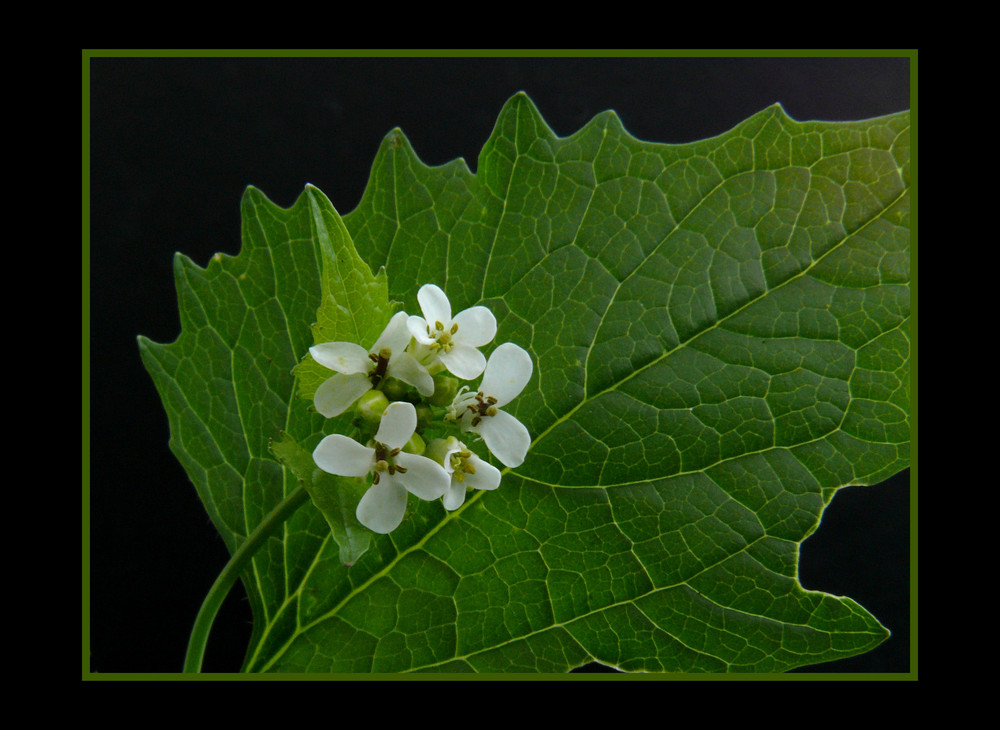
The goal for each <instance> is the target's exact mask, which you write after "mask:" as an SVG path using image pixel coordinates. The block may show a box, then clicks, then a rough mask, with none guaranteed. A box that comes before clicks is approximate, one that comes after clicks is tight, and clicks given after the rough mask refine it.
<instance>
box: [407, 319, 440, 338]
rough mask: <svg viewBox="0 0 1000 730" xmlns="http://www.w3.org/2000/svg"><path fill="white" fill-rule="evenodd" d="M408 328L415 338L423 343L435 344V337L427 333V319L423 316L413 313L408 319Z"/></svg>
mask: <svg viewBox="0 0 1000 730" xmlns="http://www.w3.org/2000/svg"><path fill="white" fill-rule="evenodd" d="M406 329H408V330H409V331H410V334H411V335H413V338H414V339H415V340H416V341H417V342H419V343H420V344H421V345H433V344H434V338H433V337H431V336H430V335H429V334H427V320H425V319H424V318H423V317H418V316H417V315H415V314H414V315H413V316H412V317H408V318H407V320H406Z"/></svg>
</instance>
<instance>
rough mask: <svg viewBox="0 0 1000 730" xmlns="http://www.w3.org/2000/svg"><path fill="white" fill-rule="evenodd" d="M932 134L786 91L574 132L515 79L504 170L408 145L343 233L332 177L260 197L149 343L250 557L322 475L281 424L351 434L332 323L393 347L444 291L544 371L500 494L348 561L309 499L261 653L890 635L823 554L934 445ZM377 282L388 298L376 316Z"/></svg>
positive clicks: (534, 652) (179, 446) (699, 651)
mask: <svg viewBox="0 0 1000 730" xmlns="http://www.w3.org/2000/svg"><path fill="white" fill-rule="evenodd" d="M908 133H909V114H908V113H901V114H895V115H891V116H887V117H882V118H878V119H872V120H867V121H862V122H852V123H817V122H806V123H801V122H797V121H794V120H792V119H790V118H788V117H787V115H785V113H784V112H783V110H782V109H781V108H780V107H779V106H774V107H771V108H768V109H765V110H764V111H762V112H760V113H759V114H756V115H754V116H753V117H751V118H750V119H748V120H747V121H746V122H744V123H742V124H740V125H739V126H738V127H736V128H735V129H733V130H731V131H730V132H727V133H726V134H723V135H721V136H719V137H715V138H712V139H708V140H704V141H701V142H696V143H693V144H684V145H663V144H653V143H648V142H642V141H639V140H636V139H634V138H633V137H631V136H630V135H628V134H627V133H626V132H625V131H624V129H623V128H622V126H621V124H620V122H619V120H618V119H617V117H616V116H615V115H614V113H612V112H606V113H604V114H601V115H599V116H598V117H596V118H595V119H594V120H592V121H591V122H590V123H589V124H587V125H586V126H585V127H584V128H583V129H581V130H580V131H579V132H577V133H575V134H573V135H572V136H570V137H566V138H558V137H556V136H555V135H554V134H553V133H552V131H551V130H550V129H549V128H548V127H547V126H546V124H545V123H544V121H543V120H542V118H541V116H540V115H539V114H538V112H537V110H536V109H535V108H534V106H533V105H532V103H531V102H530V100H529V99H528V98H527V97H526V96H524V95H523V94H519V95H517V96H515V97H513V98H512V99H511V100H510V101H509V102H508V103H507V104H506V105H505V107H504V108H503V110H502V112H501V114H500V117H499V119H498V121H497V125H496V128H495V130H494V132H493V134H492V136H491V137H490V139H489V140H488V141H487V143H486V145H485V147H484V148H483V151H482V153H481V155H480V158H479V163H478V166H477V172H476V174H473V173H472V172H470V171H469V169H468V168H467V167H466V165H465V163H464V162H463V161H461V160H457V161H454V162H452V163H449V164H446V165H443V166H440V167H433V168H432V167H427V166H425V165H424V164H423V163H421V162H420V161H419V159H418V158H417V157H416V155H415V154H414V152H413V150H412V149H411V148H410V146H409V143H408V141H407V140H406V138H405V137H404V136H403V134H402V133H401V132H400V131H399V130H394V131H392V132H390V133H389V134H388V135H387V136H386V138H385V140H384V142H383V145H382V147H381V148H380V150H379V152H378V154H377V157H376V159H375V163H374V166H373V170H372V174H371V178H370V181H369V185H368V188H367V190H366V192H365V195H364V197H363V199H362V201H361V203H360V205H359V206H358V208H357V209H356V210H355V211H353V212H351V213H350V214H349V215H347V216H345V217H344V219H343V225H344V228H343V230H341V228H340V225H339V222H338V221H339V219H338V217H337V215H336V212H335V211H334V210H333V207H332V206H330V205H329V203H328V201H326V200H325V199H324V198H323V197H322V196H321V194H320V193H319V192H318V191H316V190H315V189H314V188H309V189H307V191H306V192H305V193H304V194H303V196H302V197H301V198H300V199H299V200H298V201H297V202H296V203H295V204H294V205H293V206H292V207H291V208H289V209H287V210H285V209H280V208H277V207H275V206H273V205H272V204H271V203H269V202H268V201H267V200H266V199H264V198H263V196H262V195H260V193H258V192H257V191H255V190H252V189H251V190H248V191H247V194H246V196H245V198H244V203H243V220H244V247H243V250H242V252H241V253H240V255H239V256H237V257H235V258H229V257H224V256H217V257H215V259H213V261H212V262H210V263H209V265H208V268H207V269H204V270H202V269H200V268H198V267H196V266H194V265H193V264H191V263H190V262H189V261H187V260H186V259H184V258H183V257H178V259H177V263H176V267H175V269H176V274H177V283H178V293H179V299H180V308H181V317H182V329H183V331H182V334H181V336H180V338H179V339H178V340H177V342H175V343H173V344H169V345H159V344H155V343H151V342H149V341H147V340H145V339H141V340H140V345H141V349H142V354H143V359H144V362H145V363H146V366H147V368H148V369H149V371H150V373H151V374H152V376H153V378H154V380H155V381H156V384H157V387H158V389H159V391H160V393H161V396H162V398H163V401H164V405H165V407H166V410H167V413H168V416H169V419H170V424H171V448H172V449H173V450H174V452H175V453H176V454H177V456H178V458H179V459H180V460H181V462H182V463H183V464H184V466H185V468H186V469H187V471H188V474H189V475H190V476H191V479H192V481H193V482H194V484H195V486H196V488H197V489H198V491H199V494H200V495H201V498H202V500H203V501H204V502H205V505H206V509H207V510H208V512H209V514H210V515H211V517H212V519H213V521H214V522H215V524H216V526H217V528H218V529H219V531H220V533H221V534H222V536H223V538H224V539H225V540H226V542H227V545H228V546H229V547H230V550H233V549H234V548H235V547H236V546H238V545H239V544H240V542H241V540H242V539H245V535H246V534H248V532H249V531H250V530H252V528H253V526H254V525H256V524H257V523H258V522H259V521H260V520H261V519H262V516H263V515H264V514H266V513H267V512H268V511H269V509H271V508H273V507H274V505H275V504H277V503H278V502H279V501H280V500H281V499H282V497H283V496H285V495H287V494H288V493H289V492H290V491H291V490H292V489H293V488H294V487H295V486H296V485H297V484H298V478H299V477H297V476H296V473H295V471H296V470H295V469H293V468H292V467H290V466H286V467H283V466H282V465H281V464H280V463H279V462H278V461H277V460H276V458H275V455H274V454H273V453H271V452H270V451H269V450H268V443H269V442H270V441H271V440H272V439H278V435H279V434H281V433H286V434H288V439H291V441H293V442H294V443H295V444H297V445H300V446H298V447H297V448H299V449H301V450H303V451H304V452H306V453H308V452H309V451H310V450H311V449H312V448H314V447H315V444H316V443H317V442H318V440H319V439H320V438H321V437H322V435H324V434H326V433H332V432H337V431H339V432H346V430H347V425H346V424H345V423H343V422H339V421H336V420H334V421H324V420H323V419H322V418H321V417H319V416H318V414H316V413H315V412H313V410H312V409H311V407H310V406H309V404H308V400H306V399H301V398H298V397H294V396H293V393H294V390H295V379H294V377H293V375H292V369H293V368H294V367H295V366H296V363H298V362H299V360H300V359H301V358H302V357H303V355H304V354H305V353H306V352H307V350H308V347H309V346H310V345H311V344H312V343H313V342H314V341H319V338H320V337H322V338H325V339H352V337H351V336H350V335H351V334H352V333H353V335H354V336H356V337H358V338H359V339H360V341H361V342H363V343H364V344H365V345H368V344H370V342H371V341H372V340H373V339H374V337H373V336H371V335H372V333H373V332H374V333H375V336H377V334H378V330H379V328H380V326H381V325H382V324H384V322H385V321H386V320H387V319H388V314H389V312H390V308H387V306H388V305H387V301H388V297H391V298H392V299H394V300H398V301H400V302H402V304H403V307H404V309H405V310H406V311H411V312H417V311H419V310H418V306H417V302H416V292H417V289H418V288H419V286H420V285H422V284H424V283H427V282H432V283H435V284H438V285H439V286H441V287H442V288H444V289H445V291H446V292H447V293H448V295H449V298H450V299H451V302H452V305H453V307H454V310H455V311H459V310H461V309H463V308H465V307H468V306H472V305H475V304H483V305H486V306H488V307H490V308H491V309H492V310H493V312H494V313H495V314H496V316H497V320H498V322H499V332H498V335H497V338H496V340H495V344H499V343H502V342H506V341H511V342H515V343H517V344H519V345H521V346H523V347H525V348H526V349H527V350H528V351H529V352H530V353H531V355H532V359H533V360H534V363H535V369H534V374H533V376H532V379H531V381H530V382H529V384H528V386H527V388H526V389H525V392H524V393H522V395H521V396H520V397H519V398H518V399H516V400H515V401H514V402H513V403H511V404H510V405H509V406H507V408H506V409H505V410H508V411H510V412H512V413H513V415H515V416H516V417H517V418H518V419H519V420H521V421H522V422H523V423H524V424H525V425H526V426H527V427H528V429H529V431H530V432H531V434H532V437H533V444H532V448H531V450H530V451H529V454H528V458H527V460H526V461H525V463H524V464H523V465H522V466H520V467H518V468H517V469H515V470H506V472H505V474H504V477H503V482H502V484H501V486H500V488H499V489H498V490H496V491H493V492H477V493H475V494H473V495H470V498H469V499H467V501H466V503H465V504H464V505H463V507H462V508H461V509H459V510H457V511H455V512H451V513H446V512H445V511H444V509H443V508H442V507H441V505H440V503H437V502H434V503H429V502H421V501H419V500H416V499H413V498H411V500H410V506H409V512H408V515H407V518H406V519H405V520H404V522H403V524H402V525H401V526H400V528H398V529H397V530H396V531H394V532H393V533H391V534H390V535H387V536H372V538H371V544H370V547H369V549H368V550H367V551H366V552H364V554H363V555H361V557H360V558H359V559H358V560H357V562H355V563H354V565H353V566H352V567H350V568H347V567H345V566H344V561H343V560H342V559H341V546H340V545H339V544H338V539H335V538H334V537H333V535H332V531H331V529H330V527H329V525H328V524H327V521H326V519H325V518H324V517H323V515H322V513H321V512H320V511H319V510H318V509H317V508H316V507H315V506H314V505H312V504H307V505H306V506H304V507H303V508H301V509H300V510H299V511H298V512H297V513H296V514H295V515H294V516H293V518H292V519H291V520H290V521H289V522H288V524H287V526H286V530H285V531H284V534H283V536H282V538H281V539H272V540H271V541H269V543H268V545H267V549H265V550H262V551H261V552H260V553H258V555H257V557H256V558H255V560H254V562H253V569H252V570H248V571H247V572H246V574H245V575H244V576H243V580H244V583H245V584H246V586H247V590H248V593H249V594H250V601H251V605H252V608H253V612H254V635H253V637H252V638H251V644H250V647H249V649H248V654H247V659H246V662H245V664H244V669H245V670H247V671H282V672H286V671H297V672H372V671H375V672H409V671H437V672H460V671H479V672H508V671H527V672H564V671H567V670H569V669H571V668H573V667H576V666H579V665H581V664H584V663H586V662H589V661H594V660H596V661H600V662H603V663H605V664H608V665H612V666H616V667H619V668H621V669H623V670H626V671H665V672H680V671H688V672H727V671H728V672H737V671H743V672H745V671H756V672H773V671H785V670H787V669H790V668H793V667H796V666H801V665H805V664H814V663H818V662H825V661H830V660H833V659H838V658H842V657H846V656H852V655H855V654H859V653H862V652H865V651H867V650H869V649H871V648H872V647H874V646H876V645H877V644H878V643H880V642H881V641H883V640H884V639H885V638H886V636H887V631H886V629H885V628H884V627H882V626H881V624H880V623H879V622H878V620H877V619H876V618H875V617H873V616H871V615H870V614H869V613H868V612H867V611H866V610H865V609H864V608H862V607H861V606H859V605H858V604H857V603H856V602H854V601H853V600H851V599H850V598H846V597H835V596H830V595H826V594H823V593H819V592H815V591H807V590H804V589H803V588H802V586H801V585H800V583H799V581H798V568H797V562H798V552H799V546H800V544H801V542H802V541H803V540H804V539H805V538H806V537H807V536H808V535H809V534H810V533H811V532H812V531H814V530H815V529H816V528H817V526H818V525H819V522H820V519H821V516H822V513H823V510H824V508H825V506H826V505H827V504H828V503H829V501H830V500H831V499H832V498H833V496H834V494H835V493H836V491H837V490H838V489H840V488H841V487H843V486H845V485H851V484H855V485H856V484H861V485H866V484H874V483H877V482H879V481H881V480H883V479H885V478H887V477H889V476H891V475H892V474H894V473H896V472H898V471H900V470H901V469H904V468H905V467H907V466H908V463H909V402H908V390H909V375H908V372H909V371H908V368H909V338H908V318H909V230H908V227H909V146H908ZM352 241H353V244H354V247H356V251H357V254H358V255H360V259H361V260H362V261H363V262H364V264H365V265H366V266H367V271H364V270H362V269H361V268H360V267H359V265H358V261H357V260H356V257H355V249H354V248H353V247H352V246H351V245H350V244H351V242H352ZM331 256H332V257H333V259H335V260H336V262H337V265H336V266H333V265H331V262H330V257H331ZM383 267H384V271H385V274H383V273H382V269H383ZM373 271H374V272H379V274H378V276H376V277H372V274H371V272H373ZM336 272H339V273H336ZM338 277H339V278H338ZM355 277H357V278H355ZM336 282H361V283H362V284H357V285H355V284H346V283H345V284H344V285H338V284H337V283H336ZM385 285H387V286H388V290H387V294H385V295H383V294H382V293H381V291H380V290H379V289H378V288H379V287H381V286H385ZM359 292H367V294H364V295H362V294H360V293H359ZM364 297H370V298H371V301H373V302H378V304H377V305H375V306H374V307H373V308H374V309H375V310H379V307H382V309H381V310H380V311H381V314H380V315H379V316H373V317H372V318H371V320H370V321H367V322H365V323H364V324H361V323H360V321H359V323H356V324H353V325H352V324H351V323H352V321H354V319H355V317H357V316H358V313H357V312H355V311H354V310H355V309H363V307H355V306H354V304H355V302H360V301H362V300H363V298H364ZM331 302H336V305H334V304H331ZM339 306H344V307H346V308H347V310H348V312H349V313H350V316H348V315H347V313H344V316H343V317H340V318H338V317H337V316H336V314H335V313H336V312H338V311H340V310H339V309H338V307H339ZM324 307H325V308H326V311H328V312H329V313H330V316H331V320H330V323H329V325H327V324H325V320H324V318H323V317H324V316H325V315H322V316H320V318H319V323H320V329H321V334H320V335H317V338H316V339H314V338H313V336H312V331H311V328H310V325H311V324H312V322H313V321H316V320H317V316H318V315H317V310H319V311H320V312H323V311H324ZM352 326H353V327H354V329H353V330H352V329H351V327H352ZM342 333H347V334H342ZM366 335H367V338H366V337H365V336H366ZM300 372H301V371H300ZM317 377H318V376H317ZM303 379H304V378H303ZM303 388H304V392H305V393H308V388H307V387H306V386H305V385H304V386H303ZM299 455H300V456H301V454H299ZM299 471H300V475H301V469H300V470H299Z"/></svg>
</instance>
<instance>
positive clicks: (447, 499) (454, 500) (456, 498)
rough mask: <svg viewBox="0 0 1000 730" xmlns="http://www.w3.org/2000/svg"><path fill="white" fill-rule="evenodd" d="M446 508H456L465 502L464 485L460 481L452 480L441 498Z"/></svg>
mask: <svg viewBox="0 0 1000 730" xmlns="http://www.w3.org/2000/svg"><path fill="white" fill-rule="evenodd" d="M441 502H442V504H444V508H445V509H446V510H449V511H450V510H456V509H458V508H459V507H461V506H462V505H463V504H464V503H465V485H464V484H462V482H458V481H455V482H452V483H451V486H450V487H448V491H447V492H445V495H444V498H443V499H442V500H441Z"/></svg>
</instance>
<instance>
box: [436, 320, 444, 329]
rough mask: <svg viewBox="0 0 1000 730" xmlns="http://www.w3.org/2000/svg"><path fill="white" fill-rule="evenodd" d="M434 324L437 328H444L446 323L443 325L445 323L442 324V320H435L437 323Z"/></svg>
mask: <svg viewBox="0 0 1000 730" xmlns="http://www.w3.org/2000/svg"><path fill="white" fill-rule="evenodd" d="M434 326H435V327H436V328H437V329H439V330H443V329H444V325H443V324H441V323H440V322H435V323H434Z"/></svg>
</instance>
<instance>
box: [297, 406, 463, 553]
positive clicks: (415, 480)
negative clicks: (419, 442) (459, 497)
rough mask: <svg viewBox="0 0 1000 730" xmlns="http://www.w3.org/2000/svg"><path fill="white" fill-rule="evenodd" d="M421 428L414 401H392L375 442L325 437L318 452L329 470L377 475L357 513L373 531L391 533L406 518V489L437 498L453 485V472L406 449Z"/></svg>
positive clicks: (340, 473) (316, 455)
mask: <svg viewBox="0 0 1000 730" xmlns="http://www.w3.org/2000/svg"><path fill="white" fill-rule="evenodd" d="M416 427H417V413H416V409H414V407H413V404H411V403H407V402H405V401H396V402H394V403H390V404H389V407H388V408H386V409H385V412H384V413H383V414H382V420H381V421H380V423H379V428H378V432H377V433H376V434H375V439H374V446H363V445H361V444H359V443H358V442H357V441H355V440H354V439H352V438H348V437H347V436H343V435H341V434H333V435H331V436H327V437H325V438H324V439H323V440H322V441H320V442H319V445H318V446H317V447H316V449H315V451H313V461H315V462H316V466H318V467H319V468H320V469H322V470H323V471H325V472H329V473H330V474H337V475H338V476H344V477H362V476H365V475H367V474H373V479H372V485H371V486H370V487H369V488H368V491H367V492H365V494H364V496H363V497H362V498H361V501H360V502H359V503H358V508H357V511H356V512H355V514H356V515H357V518H358V521H359V522H360V523H361V524H362V525H364V526H365V527H367V528H368V529H369V530H372V531H373V532H378V533H381V534H387V533H389V532H392V531H393V530H395V529H396V528H397V527H398V526H399V523H400V522H402V521H403V515H404V513H405V512H406V496H407V493H410V494H414V495H416V496H417V497H419V498H420V499H425V500H428V501H430V500H433V499H437V498H439V497H442V496H444V495H445V493H446V492H447V491H448V489H449V488H450V487H451V475H450V474H449V473H448V472H447V471H445V469H444V468H443V467H442V466H441V465H440V464H438V463H437V462H435V461H433V460H431V459H428V458H427V457H425V456H417V455H416V454H410V453H407V452H405V451H402V448H403V446H405V445H406V443H407V442H408V441H409V440H410V437H411V436H413V432H414V431H415V430H416Z"/></svg>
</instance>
